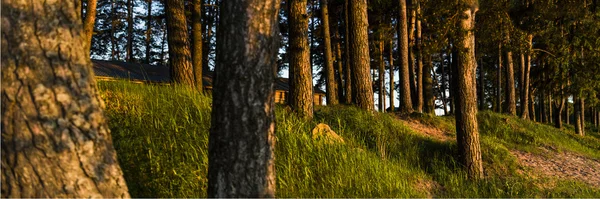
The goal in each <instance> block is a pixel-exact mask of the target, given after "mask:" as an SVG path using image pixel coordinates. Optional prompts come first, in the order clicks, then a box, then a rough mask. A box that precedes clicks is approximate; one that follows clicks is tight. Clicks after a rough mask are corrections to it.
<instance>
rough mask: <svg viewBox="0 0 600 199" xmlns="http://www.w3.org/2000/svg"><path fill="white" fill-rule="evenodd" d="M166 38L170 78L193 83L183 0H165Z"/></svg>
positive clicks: (180, 82) (174, 80) (189, 83)
mask: <svg viewBox="0 0 600 199" xmlns="http://www.w3.org/2000/svg"><path fill="white" fill-rule="evenodd" d="M166 15H167V39H168V40H169V41H168V42H169V65H170V69H171V80H172V81H173V82H176V83H179V84H184V85H188V86H193V85H194V74H193V73H192V70H193V68H192V62H191V53H190V48H189V42H188V29H187V28H188V27H187V22H186V19H185V8H184V6H183V1H179V0H167V2H166Z"/></svg>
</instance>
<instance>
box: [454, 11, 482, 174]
mask: <svg viewBox="0 0 600 199" xmlns="http://www.w3.org/2000/svg"><path fill="white" fill-rule="evenodd" d="M460 2H462V3H465V4H466V5H469V7H468V8H464V10H462V11H461V12H462V15H463V16H462V19H461V20H460V24H459V27H460V28H461V30H462V31H464V32H463V33H461V34H460V35H459V40H458V42H457V43H456V44H457V48H458V56H459V58H458V63H459V64H458V76H457V78H456V80H457V90H456V91H455V93H456V94H457V100H456V102H457V103H456V138H457V143H458V150H459V160H460V162H461V163H462V164H463V165H464V166H465V168H466V170H467V174H468V176H469V177H470V178H472V179H480V178H483V165H482V161H481V149H480V144H479V132H478V125H477V93H476V90H477V88H476V84H475V70H476V68H477V63H476V62H475V35H474V29H475V13H476V12H477V9H478V8H477V3H476V1H472V0H461V1H460Z"/></svg>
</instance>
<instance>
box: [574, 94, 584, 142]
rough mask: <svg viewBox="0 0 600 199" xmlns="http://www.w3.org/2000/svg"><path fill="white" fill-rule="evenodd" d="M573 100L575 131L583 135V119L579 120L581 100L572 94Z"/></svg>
mask: <svg viewBox="0 0 600 199" xmlns="http://www.w3.org/2000/svg"><path fill="white" fill-rule="evenodd" d="M573 101H574V102H575V113H574V114H573V115H574V117H575V123H574V125H575V133H576V134H578V135H581V136H583V135H584V133H585V131H584V130H583V125H582V124H583V121H582V120H581V112H582V111H581V107H582V106H581V101H582V100H580V97H577V96H573Z"/></svg>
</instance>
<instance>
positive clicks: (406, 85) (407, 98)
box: [398, 0, 413, 113]
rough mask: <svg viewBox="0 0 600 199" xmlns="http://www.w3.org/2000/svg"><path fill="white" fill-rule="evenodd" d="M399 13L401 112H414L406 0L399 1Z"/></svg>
mask: <svg viewBox="0 0 600 199" xmlns="http://www.w3.org/2000/svg"><path fill="white" fill-rule="evenodd" d="M398 2H399V5H400V7H399V9H400V10H399V11H398V52H399V53H400V56H399V58H400V74H399V76H400V83H399V84H400V93H399V94H400V107H399V108H400V110H399V111H402V112H408V113H410V112H413V107H412V100H411V93H410V79H409V76H410V71H409V68H408V29H407V27H406V26H407V25H406V23H407V19H406V0H399V1H398Z"/></svg>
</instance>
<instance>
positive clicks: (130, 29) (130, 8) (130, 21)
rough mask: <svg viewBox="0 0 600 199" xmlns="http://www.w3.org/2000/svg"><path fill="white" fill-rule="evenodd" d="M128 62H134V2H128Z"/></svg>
mask: <svg viewBox="0 0 600 199" xmlns="http://www.w3.org/2000/svg"><path fill="white" fill-rule="evenodd" d="M127 61H128V62H133V1H132V0H127Z"/></svg>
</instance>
